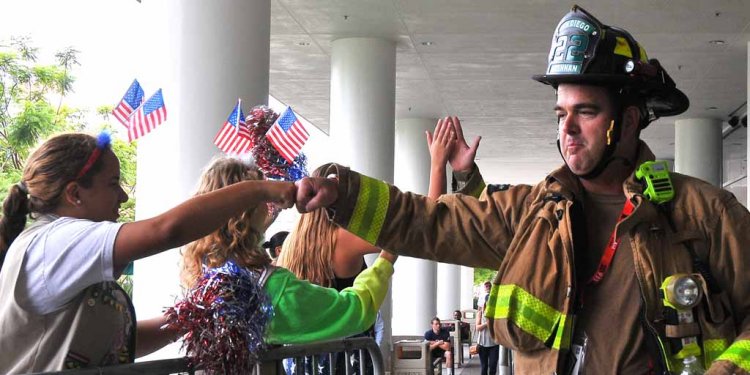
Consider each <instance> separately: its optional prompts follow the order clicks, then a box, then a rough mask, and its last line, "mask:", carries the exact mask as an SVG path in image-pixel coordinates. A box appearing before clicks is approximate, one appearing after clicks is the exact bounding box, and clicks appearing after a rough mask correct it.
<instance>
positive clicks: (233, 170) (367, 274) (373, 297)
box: [168, 158, 396, 372]
mask: <svg viewBox="0 0 750 375" xmlns="http://www.w3.org/2000/svg"><path fill="white" fill-rule="evenodd" d="M260 179H262V176H261V174H260V172H259V171H258V170H257V169H256V168H254V167H248V166H247V165H246V164H244V163H243V162H242V161H240V160H237V159H232V158H221V159H218V160H216V161H214V162H213V163H212V165H211V166H210V167H209V168H208V169H207V170H206V171H205V172H204V173H203V175H202V178H201V183H200V187H199V190H198V192H197V195H201V194H206V193H209V192H211V191H214V190H217V189H220V188H222V187H225V186H229V185H232V184H235V183H238V182H241V181H247V180H260ZM267 217H268V208H267V206H266V205H259V206H256V207H253V208H251V209H248V210H246V211H245V212H244V213H242V214H241V215H239V216H236V217H234V218H232V219H230V220H229V221H228V222H227V223H226V224H225V225H224V226H223V227H222V228H220V229H218V230H216V231H215V232H213V233H211V234H210V235H208V236H206V237H204V238H202V239H200V240H197V241H195V242H192V243H190V244H189V245H187V246H186V248H185V250H184V253H183V270H182V282H183V284H184V286H185V287H187V288H193V290H192V291H191V292H192V295H193V296H197V295H200V296H201V298H203V297H205V293H206V292H205V291H206V290H207V288H209V287H210V285H209V287H207V285H208V284H210V283H207V282H206V280H205V277H206V276H205V275H204V272H205V271H207V270H208V271H211V270H214V271H213V272H214V273H213V274H214V275H215V272H216V270H218V272H219V273H222V272H224V274H225V275H226V274H227V272H225V271H227V268H228V267H229V268H232V267H238V268H239V269H241V271H240V272H241V273H244V274H245V275H250V278H251V279H252V280H253V281H254V284H256V285H257V286H259V287H261V288H262V290H263V292H264V294H265V295H260V296H258V297H259V298H258V300H257V301H255V302H254V303H253V304H251V305H248V306H247V308H248V309H255V311H252V313H253V314H255V315H254V317H253V318H249V319H248V320H251V321H262V320H263V318H264V317H267V318H269V321H268V323H267V324H266V325H265V327H261V329H263V328H264V329H265V332H264V336H263V337H264V340H263V341H265V343H266V344H296V343H309V342H313V341H320V340H329V339H335V338H341V337H346V336H350V335H352V334H354V333H359V332H362V331H364V330H365V329H367V328H368V327H370V326H371V325H372V324H373V322H374V321H375V318H376V315H377V312H378V309H379V308H380V305H381V304H382V302H383V299H384V298H385V295H386V292H387V291H388V282H389V280H390V277H391V275H392V274H393V263H394V262H395V260H396V256H395V255H392V254H390V253H388V252H385V251H384V252H381V253H380V257H379V258H378V259H377V261H376V262H375V263H374V265H373V266H372V267H370V268H368V269H367V270H365V271H363V272H362V273H361V274H360V275H359V276H358V277H357V278H356V280H355V281H354V284H353V286H352V287H349V288H346V289H343V290H341V291H337V290H335V289H332V288H323V287H320V286H317V285H314V284H311V283H310V282H308V281H303V280H299V279H298V278H297V277H296V276H295V275H294V274H292V273H291V272H289V271H288V270H286V269H284V268H278V267H274V266H272V265H271V259H270V258H269V256H268V254H267V253H266V252H264V251H263V249H262V248H261V240H262V236H263V232H264V230H265V226H266V222H267ZM229 273H230V274H233V275H234V274H236V272H235V273H232V272H229ZM198 284H200V285H199V286H200V288H194V287H195V286H197V285H198ZM232 287H233V288H235V287H236V285H235V286H232ZM191 292H189V293H188V297H190V295H191ZM261 294H263V293H261ZM230 297H231V296H230ZM252 297H253V296H252V293H251V295H250V298H252ZM265 297H267V299H265ZM225 299H228V298H225ZM269 306H270V308H271V309H272V312H270V311H269V310H268V307H269ZM177 307H178V308H175V309H173V310H172V311H170V312H168V314H171V317H172V323H173V324H175V325H177V326H181V327H189V326H190V324H184V323H185V322H186V320H190V319H192V318H190V317H187V316H186V314H185V311H184V310H185V309H184V307H185V305H182V306H180V304H178V306H177ZM188 310H189V311H190V309H188ZM198 310H200V309H198ZM181 312H182V315H181V316H180V313H181ZM193 323H195V321H193ZM205 323H206V322H202V323H201V324H202V326H201V327H202V329H192V330H189V331H188V334H187V335H186V336H185V337H186V348H187V350H188V354H189V355H191V352H192V355H193V356H196V355H197V356H200V355H215V353H216V351H215V350H207V349H216V348H217V347H218V346H220V343H216V342H208V344H210V346H212V347H211V348H205V347H203V348H202V347H201V345H202V344H201V342H202V341H201V340H200V337H198V336H200V333H201V332H203V331H205V327H204V326H205ZM208 323H209V324H213V323H215V322H208ZM249 324H253V323H252V322H251V323H249ZM243 329H244V328H243ZM203 342H204V343H206V342H207V341H205V340H204V341H203ZM204 346H205V345H204ZM261 346H262V345H261ZM251 350H252V349H251ZM251 354H252V353H251ZM255 354H256V355H257V353H255ZM211 360H212V359H211V358H203V359H200V358H198V361H199V362H201V361H202V363H201V364H202V365H203V367H206V366H207V365H210V364H208V363H206V361H211ZM216 360H217V361H218V362H221V361H220V360H219V359H218V358H216ZM224 362H227V361H224ZM247 365H251V363H247ZM233 366H235V367H242V364H237V363H235V364H234V365H233ZM215 370H217V371H222V372H224V371H226V370H232V369H229V368H216V369H215ZM234 370H242V369H241V368H234ZM230 372H231V371H230Z"/></svg>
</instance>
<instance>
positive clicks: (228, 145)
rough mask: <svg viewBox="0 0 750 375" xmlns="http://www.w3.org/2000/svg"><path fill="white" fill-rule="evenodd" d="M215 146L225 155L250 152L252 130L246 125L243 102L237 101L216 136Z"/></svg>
mask: <svg viewBox="0 0 750 375" xmlns="http://www.w3.org/2000/svg"><path fill="white" fill-rule="evenodd" d="M214 144H215V145H216V146H217V147H219V149H220V150H221V151H223V152H224V153H225V154H243V153H246V152H248V151H250V146H251V144H250V129H248V127H247V124H246V123H245V114H244V113H242V101H241V100H239V99H237V105H236V106H234V110H233V111H232V113H230V114H229V117H228V118H227V121H225V122H224V126H222V127H221V130H219V133H218V134H216V138H214Z"/></svg>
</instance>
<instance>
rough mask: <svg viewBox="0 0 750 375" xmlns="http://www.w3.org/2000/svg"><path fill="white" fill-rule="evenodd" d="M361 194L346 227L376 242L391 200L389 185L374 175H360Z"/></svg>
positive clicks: (368, 240)
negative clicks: (373, 176)
mask: <svg viewBox="0 0 750 375" xmlns="http://www.w3.org/2000/svg"><path fill="white" fill-rule="evenodd" d="M359 177H360V179H359V195H358V196H357V203H356V204H355V205H354V212H353V213H352V218H351V220H349V225H348V226H347V227H346V229H347V230H348V231H350V232H352V233H354V234H356V235H357V236H359V237H361V238H363V239H364V240H365V241H367V242H369V243H371V244H375V241H377V240H378V236H379V235H380V230H381V229H383V222H384V221H385V214H386V212H387V211H388V202H389V200H390V198H389V197H390V196H389V192H388V185H387V184H386V183H385V182H382V181H379V180H376V179H374V178H372V177H367V176H365V175H359Z"/></svg>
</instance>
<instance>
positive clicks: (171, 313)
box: [165, 261, 273, 374]
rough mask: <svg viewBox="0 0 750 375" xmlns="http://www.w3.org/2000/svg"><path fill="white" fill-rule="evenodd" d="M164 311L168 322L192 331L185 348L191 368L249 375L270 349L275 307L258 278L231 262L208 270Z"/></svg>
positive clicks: (186, 339) (184, 345)
mask: <svg viewBox="0 0 750 375" xmlns="http://www.w3.org/2000/svg"><path fill="white" fill-rule="evenodd" d="M165 315H166V317H167V324H168V325H169V326H171V327H174V328H176V329H179V330H180V331H181V332H187V334H186V335H185V336H184V338H183V339H184V341H183V343H182V348H183V349H184V350H185V351H186V353H187V355H188V359H189V360H190V362H191V365H192V366H194V367H196V368H198V369H202V370H204V371H206V372H207V373H209V374H213V373H215V374H249V373H250V372H251V370H252V369H253V366H254V365H255V363H256V362H257V361H258V354H259V353H260V352H261V351H262V350H263V349H265V342H264V341H263V337H264V334H265V330H266V327H267V325H268V323H269V322H270V320H271V318H272V317H273V307H272V306H271V302H270V299H269V297H268V295H267V294H266V292H265V291H264V290H263V289H262V288H261V287H260V285H258V282H257V276H256V275H255V274H253V273H252V272H251V271H249V270H247V269H246V268H243V267H239V266H237V265H236V264H235V263H234V262H231V261H230V262H227V263H226V264H225V265H224V266H222V267H219V268H212V269H208V270H206V272H204V274H203V276H202V277H201V278H200V280H199V281H198V283H197V284H196V285H195V286H194V287H193V288H191V289H190V290H188V291H187V293H186V295H185V297H184V299H182V300H181V301H178V302H177V303H176V304H175V305H174V306H173V307H171V308H169V309H168V310H167V311H166V313H165Z"/></svg>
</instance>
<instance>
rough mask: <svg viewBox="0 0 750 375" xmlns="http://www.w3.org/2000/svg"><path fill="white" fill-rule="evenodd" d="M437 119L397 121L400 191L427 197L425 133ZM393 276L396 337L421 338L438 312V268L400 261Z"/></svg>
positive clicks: (423, 262) (421, 262) (424, 262)
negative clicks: (436, 304)
mask: <svg viewBox="0 0 750 375" xmlns="http://www.w3.org/2000/svg"><path fill="white" fill-rule="evenodd" d="M436 121H437V120H436V119H431V118H417V119H401V120H398V121H397V122H396V165H397V166H398V167H397V168H396V169H395V176H396V185H398V187H399V188H400V189H401V190H404V191H411V192H414V193H418V194H427V188H428V186H429V182H430V152H429V150H428V149H427V143H426V141H425V136H424V132H425V130H430V131H432V130H433V129H434V128H435V122H436ZM398 262H399V264H398V265H397V267H396V274H395V275H394V277H393V285H396V286H397V287H396V288H393V302H394V305H395V306H399V307H400V308H399V309H398V310H396V311H394V314H393V333H394V334H395V335H421V334H423V333H424V332H425V331H426V330H428V329H429V325H430V319H432V317H434V316H435V315H436V313H437V311H436V309H435V302H436V299H437V293H436V291H437V288H436V287H437V267H436V263H435V262H431V261H427V260H422V259H416V258H408V257H402V258H399V261H398Z"/></svg>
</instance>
